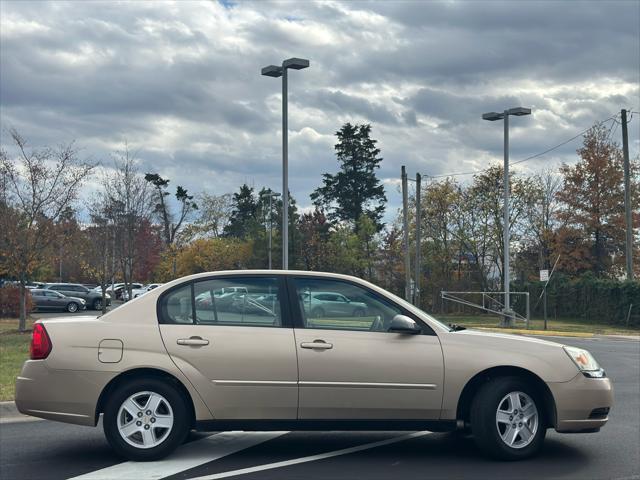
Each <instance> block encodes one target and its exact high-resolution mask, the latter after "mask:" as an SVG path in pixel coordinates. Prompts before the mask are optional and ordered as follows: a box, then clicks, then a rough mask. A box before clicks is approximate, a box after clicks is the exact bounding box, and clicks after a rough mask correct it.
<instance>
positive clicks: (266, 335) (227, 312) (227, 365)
mask: <svg viewBox="0 0 640 480" xmlns="http://www.w3.org/2000/svg"><path fill="white" fill-rule="evenodd" d="M283 285H284V281H283V280H282V279H281V278H279V277H278V276H275V275H272V276H246V277H245V276H229V277H225V278H220V277H216V278H210V279H203V280H198V281H195V282H189V283H187V284H184V285H182V286H179V287H175V288H173V289H171V290H169V291H167V292H165V293H164V294H163V295H162V296H161V297H160V300H159V309H158V311H159V316H160V318H159V320H160V331H161V334H162V338H163V340H164V344H165V346H166V349H167V352H168V353H169V355H171V358H172V359H173V361H174V362H175V364H176V365H177V366H178V368H180V369H181V370H182V372H183V373H184V374H185V375H186V376H187V377H188V378H189V380H190V381H191V382H192V383H193V384H194V386H195V387H196V388H197V389H198V391H199V393H200V395H202V397H203V398H204V400H205V402H206V403H207V405H208V407H209V408H210V409H211V411H212V412H213V415H214V417H215V418H216V419H228V420H230V419H245V420H246V419H289V420H291V419H295V418H296V417H297V409H298V385H297V382H298V366H297V360H296V348H295V341H294V335H293V329H292V327H291V323H290V316H289V313H288V310H289V309H288V306H287V304H286V302H283V301H282V300H283V295H285V293H284V287H283ZM239 287H242V288H239ZM222 289H224V291H225V292H227V291H232V292H242V293H238V295H243V296H245V297H247V298H246V301H238V302H234V303H231V302H227V301H224V302H220V301H219V300H220V299H221V298H222V297H221V296H219V295H218V294H217V292H219V291H222ZM245 292H246V293H245ZM234 295H235V293H234ZM260 295H275V300H274V301H272V302H270V303H268V304H266V305H265V304H261V303H259V302H257V301H256V300H255V298H257V296H260Z"/></svg>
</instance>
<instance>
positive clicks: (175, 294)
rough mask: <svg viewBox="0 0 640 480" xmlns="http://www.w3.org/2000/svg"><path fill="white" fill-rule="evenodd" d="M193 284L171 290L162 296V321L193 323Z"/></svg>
mask: <svg viewBox="0 0 640 480" xmlns="http://www.w3.org/2000/svg"><path fill="white" fill-rule="evenodd" d="M191 299H192V295H191V284H188V285H185V286H184V287H180V288H178V289H176V290H171V292H169V293H168V294H167V295H165V296H164V297H162V300H161V304H160V315H161V321H162V323H193V306H192V303H191Z"/></svg>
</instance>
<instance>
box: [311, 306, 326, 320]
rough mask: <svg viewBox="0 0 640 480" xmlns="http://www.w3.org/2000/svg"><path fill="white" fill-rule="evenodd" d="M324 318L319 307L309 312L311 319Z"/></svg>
mask: <svg viewBox="0 0 640 480" xmlns="http://www.w3.org/2000/svg"><path fill="white" fill-rule="evenodd" d="M323 317H324V310H323V309H322V308H320V307H316V308H314V309H313V310H311V318H323Z"/></svg>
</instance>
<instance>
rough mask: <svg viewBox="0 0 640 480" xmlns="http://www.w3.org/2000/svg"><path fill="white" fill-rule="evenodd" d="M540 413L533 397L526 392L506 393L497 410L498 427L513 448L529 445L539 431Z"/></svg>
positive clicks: (503, 437)
mask: <svg viewBox="0 0 640 480" xmlns="http://www.w3.org/2000/svg"><path fill="white" fill-rule="evenodd" d="M538 423H539V415H538V409H537V408H536V404H535V402H534V401H533V399H532V398H531V397H530V396H529V395H527V394H526V393H524V392H511V393H508V394H506V395H505V396H504V397H503V398H502V400H500V403H498V409H497V410H496V428H497V429H498V434H499V435H500V438H501V439H502V441H503V442H504V443H505V444H506V445H507V446H509V447H511V448H524V447H526V446H527V445H529V444H530V443H531V442H532V441H533V439H534V438H535V436H536V432H537V431H538Z"/></svg>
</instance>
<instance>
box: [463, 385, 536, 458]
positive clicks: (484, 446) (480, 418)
mask: <svg viewBox="0 0 640 480" xmlns="http://www.w3.org/2000/svg"><path fill="white" fill-rule="evenodd" d="M512 392H522V393H524V394H525V395H527V396H528V397H529V398H530V399H531V400H532V401H533V403H534V406H535V408H536V410H537V412H538V421H537V428H536V429H535V433H534V435H533V436H532V439H531V440H530V441H529V443H528V444H526V445H524V446H521V447H519V448H515V447H512V446H509V445H508V444H507V443H505V441H503V440H502V437H501V431H500V430H499V428H503V429H504V428H505V425H504V424H503V425H502V427H498V424H497V423H496V413H497V410H498V408H499V407H500V406H501V402H502V400H503V399H504V398H505V396H506V395H508V394H510V393H512ZM470 413H471V430H472V432H473V436H474V439H475V442H476V444H477V445H478V448H480V450H482V451H483V452H485V453H486V454H488V455H490V456H492V457H494V458H498V459H500V460H521V459H524V458H528V457H531V456H533V455H535V454H536V453H538V452H539V451H540V448H541V447H542V444H543V443H544V437H545V435H546V431H547V421H546V419H545V411H544V405H543V403H542V401H541V399H540V396H539V395H538V393H537V391H536V390H535V389H534V388H532V387H531V386H530V385H529V384H528V383H527V382H526V381H524V380H523V379H521V378H519V377H500V378H495V379H493V380H490V381H489V382H487V383H485V384H484V385H483V386H482V387H480V389H479V390H478V392H477V393H476V396H475V397H474V399H473V402H472V404H471V412H470ZM520 413H521V412H520ZM514 424H515V425H517V426H519V425H522V423H518V422H517V418H516V422H514ZM507 428H508V427H507ZM503 431H504V430H503ZM519 435H520V434H518V436H516V439H517V438H520V439H521V440H522V437H520V436H519ZM521 440H518V442H520V441H521Z"/></svg>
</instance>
